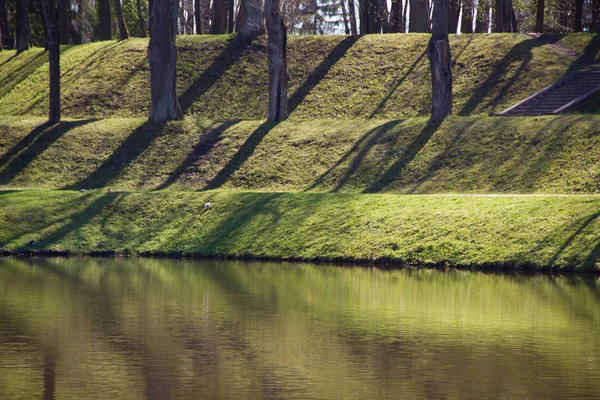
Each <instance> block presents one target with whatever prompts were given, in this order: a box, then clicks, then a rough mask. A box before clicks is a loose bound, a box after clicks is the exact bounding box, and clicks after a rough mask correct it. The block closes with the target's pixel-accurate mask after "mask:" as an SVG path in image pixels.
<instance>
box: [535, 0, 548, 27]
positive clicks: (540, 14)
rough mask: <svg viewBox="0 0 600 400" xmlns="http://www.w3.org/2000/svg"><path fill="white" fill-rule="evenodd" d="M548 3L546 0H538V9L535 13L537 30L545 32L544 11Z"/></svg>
mask: <svg viewBox="0 0 600 400" xmlns="http://www.w3.org/2000/svg"><path fill="white" fill-rule="evenodd" d="M545 8H546V4H545V3H544V0H537V10H536V14H535V31H536V32H539V33H542V32H544V11H545Z"/></svg>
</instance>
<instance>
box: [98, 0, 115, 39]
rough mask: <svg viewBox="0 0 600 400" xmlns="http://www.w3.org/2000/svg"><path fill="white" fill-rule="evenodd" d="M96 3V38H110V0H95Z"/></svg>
mask: <svg viewBox="0 0 600 400" xmlns="http://www.w3.org/2000/svg"><path fill="white" fill-rule="evenodd" d="M97 3H98V39H100V40H111V39H112V31H111V26H110V1H109V0H97Z"/></svg>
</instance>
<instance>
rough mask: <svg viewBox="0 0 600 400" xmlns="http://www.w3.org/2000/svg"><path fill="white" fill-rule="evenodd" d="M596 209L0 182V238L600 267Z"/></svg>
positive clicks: (280, 255)
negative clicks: (21, 186)
mask: <svg viewBox="0 0 600 400" xmlns="http://www.w3.org/2000/svg"><path fill="white" fill-rule="evenodd" d="M208 198H210V200H211V203H212V206H211V208H210V210H208V211H203V205H204V202H205V201H206V200H207V199H208ZM598 210H600V198H598V197H597V196H460V195H451V196H440V195H438V196H398V195H389V194H388V195H362V194H325V193H258V192H235V191H210V192H206V193H190V192H166V191H160V192H151V193H148V192H137V193H132V192H120V193H111V194H104V192H103V191H92V192H87V193H78V192H71V191H24V192H12V193H2V192H0V246H3V247H4V248H5V249H8V250H11V251H19V250H25V251H31V250H33V251H68V252H72V253H90V252H93V251H97V250H98V248H97V247H96V244H97V243H98V242H100V241H104V242H105V247H104V248H103V249H102V250H103V251H110V252H113V251H114V252H117V253H129V254H165V255H201V256H231V257H260V258H273V259H306V260H308V259H312V260H336V261H361V262H409V263H419V264H424V265H446V264H447V265H452V266H459V267H482V266H504V267H523V268H526V267H534V268H552V269H565V268H567V269H578V270H598V269H599V268H600V263H599V260H598V250H597V249H598V246H599V243H600V242H599V237H600V213H599V212H598ZM30 240H35V241H36V243H35V244H34V245H33V246H29V245H28V242H29V241H30Z"/></svg>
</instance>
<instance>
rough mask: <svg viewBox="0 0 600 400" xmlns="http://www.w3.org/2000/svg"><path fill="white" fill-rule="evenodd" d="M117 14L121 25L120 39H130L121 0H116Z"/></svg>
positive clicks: (118, 23) (118, 22)
mask: <svg viewBox="0 0 600 400" xmlns="http://www.w3.org/2000/svg"><path fill="white" fill-rule="evenodd" d="M114 6H115V14H116V15H117V25H118V26H119V39H120V40H127V39H129V30H128V29H127V24H125V19H124V18H123V9H122V8H121V0H115V2H114Z"/></svg>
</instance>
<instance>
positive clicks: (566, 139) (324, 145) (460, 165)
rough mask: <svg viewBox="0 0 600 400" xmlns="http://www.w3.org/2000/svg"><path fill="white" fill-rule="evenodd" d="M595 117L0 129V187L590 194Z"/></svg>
mask: <svg viewBox="0 0 600 400" xmlns="http://www.w3.org/2000/svg"><path fill="white" fill-rule="evenodd" d="M599 125H600V116H592V115H585V116H581V115H565V116H548V117H511V118H508V117H469V118H463V117H451V118H449V119H448V120H446V121H445V122H444V123H443V124H442V125H441V126H440V127H439V128H438V129H437V130H435V129H429V128H426V118H415V119H409V120H406V121H399V120H313V121H295V120H292V121H287V122H283V123H281V124H265V123H262V122H261V121H226V122H213V121H209V120H200V119H193V118H188V119H186V120H185V121H182V122H172V123H169V124H167V125H165V126H162V127H160V126H158V127H157V126H151V125H148V124H147V123H145V120H144V119H141V118H138V119H127V118H121V119H119V118H115V119H103V120H67V121H64V122H62V123H61V124H59V125H57V126H54V127H48V126H46V125H44V123H43V119H42V118H19V117H12V118H8V117H5V118H0V187H5V188H48V189H52V188H54V189H55V188H82V187H86V188H89V187H92V188H93V187H106V186H110V187H112V188H113V189H119V190H150V189H158V188H170V189H174V190H202V189H216V188H228V189H240V190H260V191H318V192H368V193H373V192H391V193H458V192H463V193H565V194H568V193H600V135H598V131H597V127H598V126H599Z"/></svg>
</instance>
